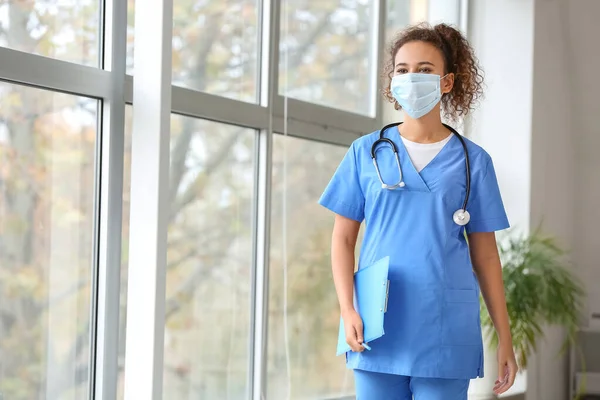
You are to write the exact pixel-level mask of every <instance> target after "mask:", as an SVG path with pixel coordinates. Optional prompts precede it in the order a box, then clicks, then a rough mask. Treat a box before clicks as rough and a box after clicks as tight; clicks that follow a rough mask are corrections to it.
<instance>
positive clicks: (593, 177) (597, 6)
mask: <svg viewBox="0 0 600 400" xmlns="http://www.w3.org/2000/svg"><path fill="white" fill-rule="evenodd" d="M563 15H565V16H564V18H565V20H566V22H567V24H568V27H569V30H568V31H567V32H565V35H566V36H567V43H568V47H567V54H566V55H567V58H568V59H569V60H570V62H569V64H568V68H569V72H570V73H569V76H570V77H571V81H570V84H571V87H572V89H571V90H572V95H571V101H572V102H571V110H572V111H571V114H572V117H573V118H572V120H573V125H572V126H571V131H570V132H567V133H566V134H567V135H569V136H572V137H573V139H574V144H575V146H574V147H575V157H576V158H575V160H576V164H575V169H576V171H575V172H576V173H577V190H576V192H575V193H576V195H575V196H574V197H575V198H574V201H575V223H576V226H575V232H574V239H575V243H574V248H573V250H574V261H575V264H576V266H577V268H578V270H579V272H580V276H581V278H582V279H583V280H584V282H586V283H588V287H587V290H588V295H589V296H588V310H587V311H588V314H587V315H589V313H590V312H592V311H595V312H600V261H599V260H600V236H599V235H598V227H599V226H600V154H599V153H598V150H600V120H599V117H600V99H599V95H600V76H599V72H598V67H591V66H600V1H598V0H577V1H570V2H569V4H568V7H564V8H563Z"/></svg>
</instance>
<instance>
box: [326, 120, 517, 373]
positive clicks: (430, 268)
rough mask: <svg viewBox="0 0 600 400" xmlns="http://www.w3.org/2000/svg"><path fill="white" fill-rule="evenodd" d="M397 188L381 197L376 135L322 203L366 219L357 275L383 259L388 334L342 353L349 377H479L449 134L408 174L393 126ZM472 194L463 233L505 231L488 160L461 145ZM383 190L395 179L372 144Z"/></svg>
mask: <svg viewBox="0 0 600 400" xmlns="http://www.w3.org/2000/svg"><path fill="white" fill-rule="evenodd" d="M385 137H387V138H390V139H391V140H393V141H394V143H395V144H396V146H397V148H398V155H399V157H400V163H401V166H402V172H403V175H404V182H405V183H406V186H405V187H404V188H398V189H395V190H388V189H382V187H381V182H380V181H379V179H378V177H377V173H376V171H375V167H374V165H373V162H372V159H371V155H370V150H371V146H372V144H373V142H375V140H377V139H378V138H379V131H377V132H373V133H371V134H369V135H366V136H363V137H361V138H359V139H357V140H356V141H354V143H352V145H351V147H350V149H349V150H348V152H347V153H346V155H345V157H344V159H343V160H342V162H341V163H340V165H339V167H338V169H337V171H336V172H335V174H334V175H333V177H332V179H331V181H330V183H329V185H328V186H327V188H326V189H325V191H324V193H323V195H322V196H321V198H320V200H319V203H320V204H321V205H323V206H324V207H326V208H328V209H329V210H331V211H333V212H334V213H336V214H339V215H342V216H344V217H347V218H350V219H353V220H356V221H359V222H362V221H363V220H364V221H365V235H364V238H363V242H362V246H361V250H360V257H359V261H358V265H359V268H362V267H364V266H368V265H370V264H372V263H374V262H375V261H377V260H379V259H381V258H383V257H386V256H389V257H390V271H389V279H390V287H389V299H388V308H387V313H386V315H385V322H384V330H385V335H384V336H383V337H381V338H380V339H377V340H376V341H374V342H372V343H371V348H372V350H371V351H364V352H362V353H354V352H349V353H347V354H346V361H347V366H348V367H349V368H353V369H362V370H367V371H374V372H382V373H389V374H398V375H407V376H414V377H431V378H452V379H472V378H476V377H483V344H482V338H481V324H480V315H479V285H478V282H477V279H476V277H475V274H474V272H473V266H472V264H471V258H470V254H469V248H468V246H467V243H466V241H465V239H464V236H463V227H460V226H458V225H456V224H455V223H454V221H453V219H452V216H453V214H454V212H455V211H456V210H457V209H459V208H461V207H462V203H463V201H464V196H465V190H466V176H465V174H466V169H465V158H464V151H463V147H462V145H461V143H460V140H459V139H458V138H457V137H456V136H453V137H452V139H450V141H449V142H448V143H447V144H446V145H445V146H444V148H443V149H442V150H441V151H440V152H439V153H438V155H437V156H436V157H435V158H434V159H433V160H432V161H431V162H430V163H429V164H428V165H427V166H425V168H424V169H422V170H421V172H420V173H419V172H417V170H416V169H415V168H414V166H413V164H412V162H411V160H410V157H409V156H408V153H407V151H406V148H405V147H404V145H403V143H402V140H401V139H400V136H399V132H398V129H397V128H395V127H393V128H389V129H388V130H387V131H386V132H385ZM465 141H466V142H467V149H468V151H469V159H470V163H471V194H470V197H469V203H468V205H467V210H468V211H469V213H470V214H471V221H470V222H469V224H468V225H467V226H466V231H467V233H473V232H493V231H498V230H502V229H506V228H508V227H509V223H508V219H507V216H506V212H505V210H504V205H503V203H502V198H501V196H500V190H499V188H498V181H497V179H496V173H495V171H494V166H493V164H492V160H491V158H490V156H489V155H488V154H487V153H486V152H485V151H484V150H483V149H482V148H481V147H479V146H477V145H476V144H474V143H473V142H471V141H470V140H468V139H465ZM376 156H377V162H378V164H379V169H380V172H381V175H382V178H383V180H384V182H386V183H388V184H395V183H396V182H398V180H399V173H398V168H397V166H396V161H395V158H394V153H393V151H392V150H391V148H390V147H389V145H386V144H379V145H378V146H377V152H376Z"/></svg>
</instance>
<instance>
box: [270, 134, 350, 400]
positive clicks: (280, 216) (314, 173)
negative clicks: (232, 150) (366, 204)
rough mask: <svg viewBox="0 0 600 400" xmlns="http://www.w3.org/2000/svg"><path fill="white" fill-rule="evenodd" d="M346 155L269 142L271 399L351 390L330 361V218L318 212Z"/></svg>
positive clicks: (334, 328) (334, 329)
mask: <svg viewBox="0 0 600 400" xmlns="http://www.w3.org/2000/svg"><path fill="white" fill-rule="evenodd" d="M345 152H346V148H345V147H342V146H334V145H330V144H323V143H319V142H314V141H309V140H305V139H297V138H293V137H289V136H282V135H276V136H275V137H274V148H273V189H272V211H271V263H270V267H269V278H270V285H269V336H268V337H269V355H268V372H269V373H268V383H267V388H268V396H267V398H269V399H286V398H289V399H330V398H336V397H342V396H344V395H348V394H351V393H352V392H353V390H354V388H353V381H352V374H351V372H350V371H348V370H346V368H345V365H344V362H343V361H342V359H343V357H341V358H336V357H335V348H336V343H337V333H338V328H339V322H340V316H339V307H338V301H337V297H336V294H335V290H333V279H332V275H331V264H330V259H331V256H330V251H329V248H330V240H329V238H330V237H331V229H332V228H333V218H332V216H331V215H330V213H329V211H327V210H326V209H324V208H323V207H321V206H320V205H319V204H317V201H318V199H319V197H320V196H321V193H322V191H323V189H324V187H325V186H326V185H327V183H328V182H329V180H330V179H331V175H332V174H333V173H334V172H335V169H336V168H337V165H338V164H339V162H340V161H341V160H342V158H343V156H344V153H345ZM324 375H326V379H323V378H324ZM288 393H289V394H290V397H288Z"/></svg>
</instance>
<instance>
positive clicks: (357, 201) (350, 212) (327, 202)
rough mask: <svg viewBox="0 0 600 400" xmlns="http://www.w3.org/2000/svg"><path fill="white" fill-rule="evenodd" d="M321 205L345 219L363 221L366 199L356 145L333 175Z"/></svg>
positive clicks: (349, 150)
mask: <svg viewBox="0 0 600 400" xmlns="http://www.w3.org/2000/svg"><path fill="white" fill-rule="evenodd" d="M319 204H320V205H322V206H323V207H325V208H327V209H329V210H331V211H333V212H334V213H336V214H339V215H341V216H343V217H346V218H350V219H353V220H355V221H358V222H362V221H363V219H364V216H365V214H364V208H365V197H364V195H363V192H362V189H361V187H360V180H359V174H358V168H357V165H356V154H355V145H354V143H353V144H352V146H350V148H349V149H348V151H347V152H346V155H345V156H344V158H343V159H342V161H341V163H340V165H339V166H338V168H337V170H336V171H335V173H334V174H333V177H332V178H331V180H330V181H329V184H328V185H327V187H326V188H325V191H324V192H323V194H322V195H321V198H320V199H319Z"/></svg>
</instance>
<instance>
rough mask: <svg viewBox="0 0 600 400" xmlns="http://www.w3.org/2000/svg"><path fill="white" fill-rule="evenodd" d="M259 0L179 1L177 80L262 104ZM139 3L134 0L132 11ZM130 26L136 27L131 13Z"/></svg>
mask: <svg viewBox="0 0 600 400" xmlns="http://www.w3.org/2000/svg"><path fill="white" fill-rule="evenodd" d="M259 2H260V0H176V1H175V2H174V3H175V5H174V9H173V84H175V85H179V86H184V87H187V88H190V89H194V90H199V91H202V92H207V93H211V94H216V95H219V96H224V97H229V98H232V99H236V100H243V101H248V102H257V100H258V73H259V70H258V46H259V43H258V21H259V7H258V5H259ZM133 3H134V2H133V0H129V5H130V10H132V9H133ZM129 25H130V27H131V26H133V12H131V11H130V23H129ZM131 31H132V28H130V32H131ZM132 36H133V33H130V35H129V37H130V46H129V52H130V56H129V58H130V62H129V63H128V64H129V65H132V64H133V62H132V56H131V54H132V51H133V48H132V46H131V44H132ZM129 70H130V71H131V70H132V67H130V68H129Z"/></svg>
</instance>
